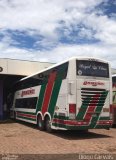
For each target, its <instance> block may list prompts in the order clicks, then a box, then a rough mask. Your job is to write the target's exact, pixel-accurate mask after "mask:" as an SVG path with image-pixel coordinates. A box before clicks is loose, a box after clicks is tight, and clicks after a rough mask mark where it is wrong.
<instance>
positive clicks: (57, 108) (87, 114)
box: [11, 57, 112, 132]
mask: <svg viewBox="0 0 116 160" xmlns="http://www.w3.org/2000/svg"><path fill="white" fill-rule="evenodd" d="M110 106H112V77H111V67H110V64H109V63H108V62H106V61H103V60H101V59H95V58H78V57H77V58H71V59H69V60H67V61H64V62H62V63H59V64H56V65H54V66H52V67H49V68H47V69H45V70H42V71H40V72H38V73H36V74H34V75H31V76H28V77H26V78H23V79H21V80H20V81H19V82H18V83H16V85H15V86H14V100H13V105H12V108H11V117H12V118H13V117H14V118H16V119H18V120H22V121H26V122H30V123H33V124H37V126H38V128H39V129H40V130H44V129H45V130H47V131H48V132H51V131H52V130H53V129H55V130H58V129H59V130H60V129H61V130H88V129H92V128H104V129H109V128H110V127H111V125H112V120H111V118H110V117H111V113H110Z"/></svg>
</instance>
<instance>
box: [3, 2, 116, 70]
mask: <svg viewBox="0 0 116 160" xmlns="http://www.w3.org/2000/svg"><path fill="white" fill-rule="evenodd" d="M73 56H77V57H78V56H86V57H88V56H89V57H94V58H101V59H104V60H108V61H110V62H111V65H112V67H113V68H116V0H0V58H12V59H22V60H31V61H41V62H52V63H57V62H60V61H62V60H65V59H67V58H70V57H73Z"/></svg>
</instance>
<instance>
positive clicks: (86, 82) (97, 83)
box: [83, 81, 104, 86]
mask: <svg viewBox="0 0 116 160" xmlns="http://www.w3.org/2000/svg"><path fill="white" fill-rule="evenodd" d="M83 85H92V86H98V85H100V86H103V85H104V83H103V82H88V81H85V82H84V83H83Z"/></svg>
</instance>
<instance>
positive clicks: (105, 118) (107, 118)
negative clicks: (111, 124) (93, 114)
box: [99, 117, 110, 120]
mask: <svg viewBox="0 0 116 160" xmlns="http://www.w3.org/2000/svg"><path fill="white" fill-rule="evenodd" d="M99 120H110V117H100V118H99Z"/></svg>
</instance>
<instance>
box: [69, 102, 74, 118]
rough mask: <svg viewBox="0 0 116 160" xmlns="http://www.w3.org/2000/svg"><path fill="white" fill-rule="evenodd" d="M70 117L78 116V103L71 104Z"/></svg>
mask: <svg viewBox="0 0 116 160" xmlns="http://www.w3.org/2000/svg"><path fill="white" fill-rule="evenodd" d="M69 118H70V119H75V118H76V104H69Z"/></svg>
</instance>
